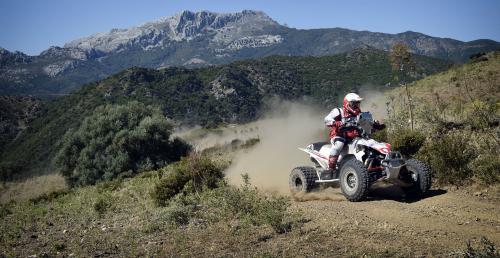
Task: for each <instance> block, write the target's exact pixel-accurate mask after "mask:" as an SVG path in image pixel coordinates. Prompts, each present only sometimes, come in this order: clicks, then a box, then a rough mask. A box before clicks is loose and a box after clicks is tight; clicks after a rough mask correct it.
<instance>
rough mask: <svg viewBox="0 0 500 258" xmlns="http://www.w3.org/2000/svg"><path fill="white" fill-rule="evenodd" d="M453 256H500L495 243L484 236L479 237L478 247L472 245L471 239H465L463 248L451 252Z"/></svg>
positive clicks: (480, 257) (469, 257) (466, 257)
mask: <svg viewBox="0 0 500 258" xmlns="http://www.w3.org/2000/svg"><path fill="white" fill-rule="evenodd" d="M453 256H454V257H464V258H483V257H484V258H486V257H500V253H499V252H498V250H497V249H496V247H495V244H494V243H493V242H491V241H490V240H489V239H487V238H486V237H481V242H480V244H478V247H474V246H473V245H472V243H471V241H467V243H466V247H465V250H463V251H460V252H456V253H453Z"/></svg>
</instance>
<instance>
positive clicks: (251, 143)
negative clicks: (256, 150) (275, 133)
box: [241, 138, 260, 148]
mask: <svg viewBox="0 0 500 258" xmlns="http://www.w3.org/2000/svg"><path fill="white" fill-rule="evenodd" d="M259 142H260V139H259V138H250V139H248V140H246V141H245V143H243V144H242V145H241V147H242V148H250V147H252V146H254V145H255V144H258V143H259Z"/></svg>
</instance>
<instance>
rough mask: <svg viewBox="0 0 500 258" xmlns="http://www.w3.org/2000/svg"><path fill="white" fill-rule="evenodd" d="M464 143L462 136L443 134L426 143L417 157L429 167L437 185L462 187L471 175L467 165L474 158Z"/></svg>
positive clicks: (472, 151) (469, 148) (465, 139)
mask: <svg viewBox="0 0 500 258" xmlns="http://www.w3.org/2000/svg"><path fill="white" fill-rule="evenodd" d="M466 142H467V137H466V136H464V135H462V134H459V133H449V134H445V135H442V136H440V137H439V138H436V139H432V140H429V141H426V143H425V144H424V146H423V147H422V149H420V151H419V152H418V154H417V157H418V158H419V159H422V160H423V161H425V162H426V163H427V164H429V165H430V167H431V169H432V171H433V176H434V178H436V179H437V180H438V182H439V183H443V184H454V185H462V184H464V180H467V179H469V178H471V177H472V175H473V174H472V170H471V169H470V167H469V166H468V164H469V162H471V161H472V159H473V158H474V156H475V155H474V150H473V149H471V147H470V146H469V145H466V144H464V143H466Z"/></svg>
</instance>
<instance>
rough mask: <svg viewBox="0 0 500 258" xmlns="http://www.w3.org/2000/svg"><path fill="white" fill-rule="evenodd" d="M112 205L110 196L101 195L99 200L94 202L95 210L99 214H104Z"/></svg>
mask: <svg viewBox="0 0 500 258" xmlns="http://www.w3.org/2000/svg"><path fill="white" fill-rule="evenodd" d="M110 207H111V200H110V199H109V196H101V197H99V198H98V199H97V201H96V202H95V203H94V206H93V208H94V211H95V212H97V214H98V215H99V216H102V215H104V213H106V211H107V210H108V209H109V208H110Z"/></svg>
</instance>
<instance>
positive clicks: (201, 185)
mask: <svg viewBox="0 0 500 258" xmlns="http://www.w3.org/2000/svg"><path fill="white" fill-rule="evenodd" d="M223 178H224V173H223V166H222V165H221V164H217V163H215V162H214V161H212V160H211V159H210V158H208V157H206V156H201V155H196V154H195V155H191V156H190V157H188V158H182V159H181V161H179V162H177V163H175V164H173V165H172V166H171V167H169V171H167V175H165V176H164V177H163V178H161V179H160V181H159V182H158V183H157V184H156V186H155V188H154V190H153V192H152V197H153V199H154V200H155V203H156V204H157V205H159V206H165V205H167V203H168V202H169V200H170V199H171V198H172V197H174V196H175V195H176V194H178V193H180V192H185V193H192V192H200V191H201V190H203V189H205V188H207V189H213V188H216V187H218V186H219V185H220V184H221V181H222V180H223Z"/></svg>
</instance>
